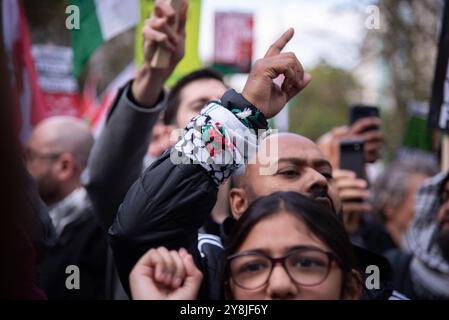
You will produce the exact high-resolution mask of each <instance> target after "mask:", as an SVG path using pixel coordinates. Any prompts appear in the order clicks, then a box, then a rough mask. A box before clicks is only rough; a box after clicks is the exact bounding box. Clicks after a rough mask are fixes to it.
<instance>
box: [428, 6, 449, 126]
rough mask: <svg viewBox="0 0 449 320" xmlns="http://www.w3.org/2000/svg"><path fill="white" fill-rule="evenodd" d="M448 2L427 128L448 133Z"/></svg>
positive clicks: (444, 13) (443, 16)
mask: <svg viewBox="0 0 449 320" xmlns="http://www.w3.org/2000/svg"><path fill="white" fill-rule="evenodd" d="M448 2H449V1H448V0H446V1H445V2H444V12H443V14H442V22H441V25H440V43H439V46H438V57H437V63H436V68H435V78H434V81H433V88H432V99H431V102H430V113H429V120H428V126H429V127H430V128H434V129H438V128H439V129H442V130H445V131H447V132H449V69H448V59H449V3H448Z"/></svg>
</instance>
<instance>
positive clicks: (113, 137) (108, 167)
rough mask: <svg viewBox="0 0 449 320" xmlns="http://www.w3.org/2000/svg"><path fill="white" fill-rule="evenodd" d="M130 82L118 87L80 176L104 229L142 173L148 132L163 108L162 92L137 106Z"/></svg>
mask: <svg viewBox="0 0 449 320" xmlns="http://www.w3.org/2000/svg"><path fill="white" fill-rule="evenodd" d="M131 85H132V82H129V83H127V84H126V85H125V86H124V87H123V88H121V89H120V90H119V92H118V94H117V97H116V99H115V101H114V103H113V104H112V107H111V111H110V112H109V114H108V118H107V122H106V125H105V127H104V129H103V131H102V133H101V134H100V136H99V137H98V139H97V140H96V141H95V144H94V146H93V148H92V151H91V153H90V156H89V161H88V165H87V169H86V170H85V171H84V172H83V175H82V181H83V185H84V186H85V188H86V190H87V192H88V193H89V197H90V199H91V201H92V204H93V206H94V208H95V214H96V216H97V217H98V218H99V220H100V221H101V223H102V224H103V226H104V228H105V230H107V229H108V228H109V227H110V226H111V224H112V223H113V222H114V219H115V215H116V213H117V209H118V208H119V206H120V204H121V203H122V201H123V199H124V197H125V195H126V192H127V191H128V189H129V187H130V186H131V185H132V184H133V182H134V181H136V179H137V178H138V177H139V175H140V174H141V173H142V166H143V158H144V156H145V153H146V152H147V149H148V145H149V143H150V137H151V131H152V129H153V126H154V124H155V123H156V122H157V120H158V118H159V113H160V111H161V110H162V109H163V107H164V99H165V93H164V92H162V93H161V95H160V97H159V99H158V101H157V103H156V104H155V106H153V107H152V108H145V107H143V106H140V105H138V104H137V102H136V101H134V100H133V97H132V94H131Z"/></svg>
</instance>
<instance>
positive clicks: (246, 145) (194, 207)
mask: <svg viewBox="0 0 449 320" xmlns="http://www.w3.org/2000/svg"><path fill="white" fill-rule="evenodd" d="M292 36H293V31H292V30H291V29H290V30H289V31H287V32H286V33H285V34H284V35H283V36H282V37H281V38H280V39H279V40H278V41H277V42H276V43H275V44H274V45H272V46H271V47H270V49H269V50H268V52H267V55H266V56H265V58H263V59H261V60H259V61H258V62H256V64H255V65H254V67H253V69H252V71H251V73H250V76H249V78H248V81H247V83H246V86H245V89H244V90H243V93H242V94H241V95H240V94H237V93H236V92H235V91H233V90H229V91H228V92H226V93H225V95H224V96H223V97H222V99H221V100H220V101H216V102H211V103H209V104H208V105H207V106H206V107H205V108H204V109H203V110H202V112H201V114H200V116H198V117H195V118H194V119H193V120H192V121H191V122H190V123H189V124H188V126H187V128H186V132H185V134H184V136H183V137H182V139H181V140H180V141H179V142H178V143H177V144H176V146H175V147H174V148H172V150H171V154H170V153H169V152H166V153H165V154H164V155H163V156H162V157H161V158H160V159H158V160H157V161H156V162H155V163H154V164H153V165H152V166H151V167H150V168H148V169H147V170H146V171H145V173H144V174H143V175H142V176H141V178H140V179H139V180H138V181H137V182H136V183H135V184H134V185H133V186H132V187H131V189H130V190H129V191H128V194H127V196H126V198H125V200H124V202H123V204H122V205H121V207H120V209H119V212H118V215H117V218H116V223H114V225H113V226H112V227H111V229H110V231H109V233H110V236H111V243H112V247H113V250H114V256H115V258H116V262H117V267H118V269H119V273H120V276H121V279H122V282H123V284H124V287H125V289H126V288H127V287H128V285H127V282H128V276H129V273H130V271H131V269H132V267H133V266H134V265H135V263H136V262H137V260H138V259H139V258H140V257H141V256H142V255H143V254H144V253H145V252H146V251H147V250H148V249H150V248H157V247H160V246H165V247H167V248H168V249H170V250H173V249H174V250H178V249H179V248H181V247H184V248H186V249H187V250H189V252H190V253H192V254H193V256H194V258H195V259H196V263H197V265H200V266H201V267H200V268H201V270H202V271H203V273H204V277H205V280H204V281H203V287H202V289H201V291H200V297H202V298H204V297H208V298H212V299H217V298H219V294H220V288H219V284H220V281H219V279H217V272H216V270H217V269H218V268H219V262H218V261H219V256H220V254H221V249H220V247H221V244H220V239H219V238H218V237H214V236H211V235H201V234H200V235H199V236H198V234H197V231H198V229H199V228H200V227H201V226H202V225H203V223H204V221H205V219H206V217H207V216H208V215H209V213H210V210H211V209H212V207H213V205H214V203H215V200H216V192H217V186H219V185H220V184H222V183H223V182H224V181H225V180H226V179H228V178H229V177H231V176H232V175H233V174H236V173H240V174H241V173H242V172H243V171H244V165H243V162H245V163H247V162H248V160H249V159H253V156H254V155H256V156H255V157H254V158H255V159H256V163H257V159H259V158H260V156H261V155H264V154H266V152H259V153H257V154H256V149H257V139H258V138H259V139H260V140H263V143H269V142H270V141H273V139H274V141H277V140H276V139H275V137H276V135H275V136H273V137H270V138H269V139H262V138H263V132H259V130H260V129H262V130H263V129H265V130H266V129H267V122H266V119H265V117H267V118H269V117H273V116H274V115H276V114H277V112H279V111H280V110H281V109H282V107H283V106H284V105H285V103H286V102H287V101H288V100H289V99H291V98H292V97H293V96H294V95H296V94H297V93H298V92H299V91H301V90H302V89H303V88H304V87H305V86H306V85H307V84H308V83H309V82H310V80H311V78H310V76H309V75H307V74H304V71H303V70H302V66H301V65H300V63H299V61H298V60H297V59H296V57H295V56H294V55H293V54H291V53H280V52H281V50H282V48H283V47H284V46H285V44H286V43H287V42H288V41H289V40H290V39H291V37H292ZM279 73H286V75H287V78H286V80H285V81H284V83H283V85H282V86H281V87H279V86H277V85H273V84H272V80H273V79H274V78H276V77H277V76H278V74H279ZM250 101H252V102H250ZM254 105H258V107H259V109H257V108H255V107H254ZM197 130H199V131H197ZM251 130H255V131H251ZM205 133H207V134H206V135H205ZM256 133H257V134H259V136H257V135H256ZM291 136H293V137H295V136H294V135H287V139H286V141H287V142H286V144H284V145H282V146H281V147H280V148H279V151H282V152H284V153H285V154H286V155H289V156H288V157H289V158H288V157H287V159H286V160H287V161H289V160H290V161H293V162H294V163H295V165H296V166H297V167H298V168H301V170H302V171H303V172H301V175H296V176H295V175H294V176H293V180H294V181H295V183H292V186H293V189H290V190H291V191H297V192H302V193H305V194H307V195H309V196H310V195H312V196H313V198H315V200H316V201H318V202H320V203H322V204H324V205H326V206H328V207H329V208H331V209H333V210H334V212H338V211H339V210H340V208H341V206H340V204H339V200H338V197H336V194H335V191H333V190H334V188H335V187H334V186H333V184H332V183H329V181H328V180H331V179H332V177H331V171H332V168H331V166H330V164H329V162H328V161H327V160H325V159H323V157H322V154H321V153H320V152H319V150H318V148H317V147H316V145H314V143H313V142H311V141H310V140H308V139H305V138H303V137H299V138H295V139H296V141H295V139H288V138H290V137H291ZM296 137H297V136H296ZM282 139H283V137H282V135H280V137H279V141H281V140H282ZM297 139H299V140H300V143H298V141H297ZM230 141H232V142H233V143H230ZM292 141H294V142H295V143H293V144H292ZM213 142H215V144H214V143H213ZM301 142H302V143H301ZM279 145H281V143H279ZM287 146H288V147H287ZM261 149H263V147H261ZM268 149H269V148H267V150H268ZM294 152H297V153H299V158H298V159H293V160H292V159H291V154H292V153H294ZM268 154H269V152H268ZM273 156H274V159H273V160H274V163H278V162H280V161H278V160H279V159H278V156H277V155H276V154H273ZM280 157H282V155H281V154H280ZM189 159H190V160H189ZM192 160H193V161H195V163H198V165H180V164H181V163H183V162H185V161H187V163H190V162H191V161H192ZM270 164H273V163H270ZM256 166H257V164H256ZM249 167H250V166H249V165H248V168H249ZM285 171H288V170H285ZM269 172H271V169H270V168H269ZM303 173H304V174H303ZM280 176H281V175H280V174H279V173H278V174H274V173H272V172H271V173H268V175H267V177H271V180H272V181H270V182H268V180H267V181H265V182H263V181H256V183H257V185H258V186H262V185H263V186H268V187H267V188H270V187H271V186H276V183H275V182H276V180H278V181H280V182H282V181H283V182H284V183H285V182H287V181H288V179H292V178H291V177H290V175H289V172H286V174H285V175H282V176H283V177H284V179H285V180H282V179H281V178H280ZM299 177H301V178H300V179H298V178H299ZM326 177H327V178H326ZM264 178H265V179H267V178H266V177H264ZM261 179H262V178H261ZM296 181H297V182H296ZM280 182H278V183H277V186H282V185H283V184H282V183H280ZM281 190H284V191H287V190H288V189H287V190H285V189H281ZM273 191H279V190H273ZM242 198H243V199H242V201H241V202H242V204H243V205H241V206H239V207H241V208H242V210H241V212H242V213H243V212H244V211H245V209H246V208H247V206H248V205H249V203H250V202H249V201H246V199H245V198H244V197H242ZM237 202H238V201H237ZM234 206H235V205H234ZM237 206H238V204H237ZM245 206H246V207H245ZM225 225H226V223H225V224H224V225H223V226H224V227H226V226H225ZM200 256H201V257H203V258H204V259H202V258H200ZM206 257H207V258H206ZM358 258H359V260H360V261H361V264H362V265H363V266H366V265H367V264H366V263H367V262H368V260H370V263H371V264H375V265H377V266H379V268H382V270H383V271H382V272H383V276H382V288H379V290H374V291H373V292H370V293H367V294H368V295H370V296H372V297H377V298H382V299H387V298H389V297H390V296H391V294H392V290H391V288H389V287H388V276H387V274H388V270H387V269H388V267H387V266H385V265H388V263H387V262H386V261H385V260H383V259H382V258H381V257H378V256H376V255H372V254H370V253H366V252H364V253H363V254H362V255H361V256H360V257H358ZM373 259H374V260H373ZM362 260H363V261H362Z"/></svg>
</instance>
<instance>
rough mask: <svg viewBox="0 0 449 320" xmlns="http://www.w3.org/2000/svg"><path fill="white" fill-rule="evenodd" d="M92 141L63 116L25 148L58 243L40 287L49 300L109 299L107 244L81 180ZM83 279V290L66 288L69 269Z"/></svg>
mask: <svg viewBox="0 0 449 320" xmlns="http://www.w3.org/2000/svg"><path fill="white" fill-rule="evenodd" d="M92 144H93V137H92V135H91V133H90V129H89V127H88V126H87V124H86V123H85V122H83V121H82V120H80V119H77V118H73V117H68V116H58V117H51V118H48V119H46V120H44V121H42V122H41V123H40V124H39V125H38V126H37V127H36V128H35V129H34V131H33V133H32V135H31V138H30V139H29V141H28V143H27V146H26V151H25V153H26V165H27V169H28V171H29V172H30V173H31V175H32V176H33V177H34V179H35V180H36V183H37V188H38V191H39V195H40V197H41V198H42V199H43V200H44V202H45V203H46V205H47V206H48V207H49V215H50V218H51V220H52V222H53V226H54V228H55V231H56V235H57V243H56V244H55V245H54V246H51V247H49V248H47V250H46V253H45V256H44V258H43V259H42V261H41V264H40V266H39V267H40V268H39V269H40V270H39V271H40V277H39V282H40V286H41V287H42V289H43V290H44V291H45V292H46V294H47V296H48V298H49V299H104V297H105V296H104V293H105V273H106V250H107V239H106V235H105V233H104V231H103V230H102V228H101V225H100V224H99V223H98V221H97V220H96V218H95V216H94V214H93V212H92V205H91V203H90V199H89V197H88V195H87V192H86V190H85V189H84V188H83V187H82V186H81V182H80V175H81V172H82V171H83V170H84V168H85V167H86V164H87V159H88V157H89V152H90V150H91V147H92ZM72 265H73V266H76V267H78V268H79V270H80V272H81V273H82V278H83V285H82V286H81V287H80V289H79V290H68V289H67V287H66V278H67V273H66V269H67V267H68V266H72Z"/></svg>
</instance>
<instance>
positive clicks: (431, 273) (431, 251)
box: [403, 172, 449, 298]
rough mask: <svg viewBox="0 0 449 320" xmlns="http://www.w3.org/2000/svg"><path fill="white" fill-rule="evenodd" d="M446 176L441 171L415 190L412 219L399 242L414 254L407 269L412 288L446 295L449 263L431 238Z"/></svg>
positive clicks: (448, 288) (435, 294) (439, 295)
mask: <svg viewBox="0 0 449 320" xmlns="http://www.w3.org/2000/svg"><path fill="white" fill-rule="evenodd" d="M447 175H448V173H447V172H444V173H440V174H438V175H436V176H434V177H432V178H430V179H428V180H426V182H425V183H424V184H423V185H422V186H421V187H420V188H419V190H418V191H417V194H416V200H415V218H414V221H413V223H412V225H411V226H410V228H409V230H408V231H407V233H406V235H405V237H404V241H403V242H404V246H405V249H406V250H407V251H410V252H412V253H413V255H414V257H413V260H412V262H411V266H410V268H411V275H412V278H413V282H414V284H415V285H416V286H415V287H416V289H417V290H425V291H426V292H427V293H428V294H431V295H434V296H435V297H447V298H449V264H448V263H447V262H446V261H445V260H444V258H443V257H442V254H441V249H440V247H439V246H438V244H437V243H436V241H435V232H436V231H437V229H438V222H437V220H436V217H437V213H438V209H439V207H440V199H439V191H440V188H441V184H442V183H443V181H445V180H446V177H447Z"/></svg>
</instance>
